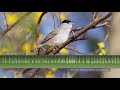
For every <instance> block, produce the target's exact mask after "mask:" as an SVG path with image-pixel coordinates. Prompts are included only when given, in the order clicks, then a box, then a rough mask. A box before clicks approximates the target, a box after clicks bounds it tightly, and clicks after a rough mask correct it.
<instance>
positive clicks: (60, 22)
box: [59, 12, 61, 24]
mask: <svg viewBox="0 0 120 90" xmlns="http://www.w3.org/2000/svg"><path fill="white" fill-rule="evenodd" d="M60 15H61V13H60V12H59V20H60V24H61V16H60Z"/></svg>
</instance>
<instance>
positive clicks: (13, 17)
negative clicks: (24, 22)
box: [6, 14, 18, 24]
mask: <svg viewBox="0 0 120 90" xmlns="http://www.w3.org/2000/svg"><path fill="white" fill-rule="evenodd" d="M6 17H7V23H8V24H13V23H14V22H15V21H16V20H17V19H18V17H17V16H16V15H14V14H7V16H6Z"/></svg>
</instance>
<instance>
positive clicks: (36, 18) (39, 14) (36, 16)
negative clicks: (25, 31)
mask: <svg viewBox="0 0 120 90" xmlns="http://www.w3.org/2000/svg"><path fill="white" fill-rule="evenodd" d="M42 13H43V12H35V16H34V20H35V22H38V19H39V17H40V16H41V15H42Z"/></svg>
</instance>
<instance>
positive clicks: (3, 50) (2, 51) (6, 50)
mask: <svg viewBox="0 0 120 90" xmlns="http://www.w3.org/2000/svg"><path fill="white" fill-rule="evenodd" d="M7 52H9V49H8V48H5V47H4V48H3V49H2V50H1V53H7Z"/></svg>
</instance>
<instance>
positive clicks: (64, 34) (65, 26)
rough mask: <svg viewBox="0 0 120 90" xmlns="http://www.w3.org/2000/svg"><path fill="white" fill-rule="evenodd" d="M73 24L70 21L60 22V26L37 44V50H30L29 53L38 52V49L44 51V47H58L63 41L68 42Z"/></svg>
mask: <svg viewBox="0 0 120 90" xmlns="http://www.w3.org/2000/svg"><path fill="white" fill-rule="evenodd" d="M73 24H74V23H72V22H71V21H70V20H64V21H62V23H61V25H60V26H59V27H58V28H56V29H54V30H53V31H52V32H50V33H49V34H48V35H47V36H46V37H45V39H44V40H43V41H42V42H41V43H40V44H39V46H38V47H37V48H34V49H32V50H31V51H32V52H33V51H35V50H38V49H39V48H42V49H43V50H45V49H44V46H46V45H47V46H53V47H55V46H60V45H61V44H63V43H64V42H65V41H67V40H68V38H69V34H70V32H71V30H72V26H73Z"/></svg>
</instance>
